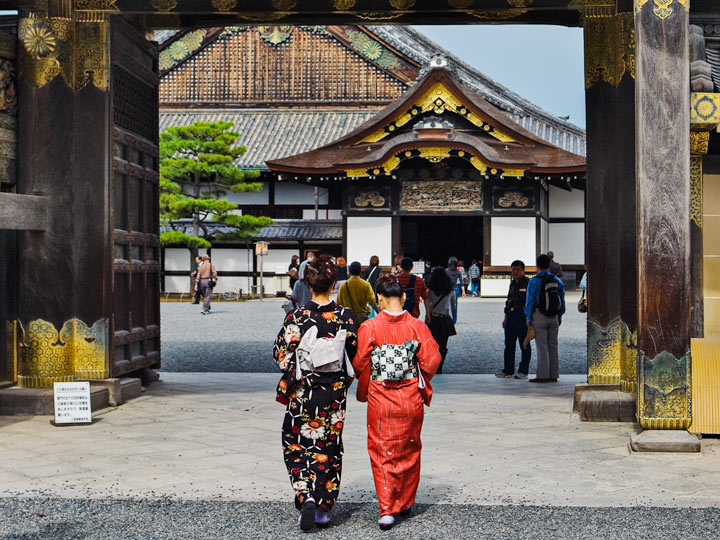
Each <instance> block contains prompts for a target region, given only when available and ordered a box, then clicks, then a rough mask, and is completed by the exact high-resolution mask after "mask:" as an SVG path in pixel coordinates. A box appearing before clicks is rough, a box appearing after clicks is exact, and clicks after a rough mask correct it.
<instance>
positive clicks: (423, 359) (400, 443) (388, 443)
mask: <svg viewBox="0 0 720 540" xmlns="http://www.w3.org/2000/svg"><path fill="white" fill-rule="evenodd" d="M419 281H422V280H419ZM376 291H377V294H378V298H379V301H378V304H379V306H380V309H381V310H382V311H381V312H380V313H379V314H378V316H377V317H374V318H372V319H370V320H369V321H367V322H366V323H365V324H363V325H362V326H361V327H360V330H359V331H358V332H359V335H358V352H357V355H356V356H355V359H354V360H353V367H354V368H355V372H356V373H357V377H358V387H357V399H358V401H361V402H367V404H368V409H367V426H368V454H370V464H371V466H372V472H373V478H374V480H375V491H376V493H377V497H378V502H379V503H380V520H379V522H378V524H379V526H380V528H381V529H383V530H387V529H390V528H392V526H393V525H394V524H395V518H396V516H397V515H398V514H400V515H408V514H409V513H410V511H411V509H412V505H413V504H414V503H415V495H416V493H417V488H418V483H419V482H420V449H421V442H420V432H421V430H422V423H423V416H424V410H423V404H425V405H430V400H431V398H432V387H431V386H430V379H432V377H433V375H434V374H435V371H436V370H437V368H438V366H439V365H440V361H441V359H442V357H441V356H440V352H439V350H438V345H437V343H435V340H434V339H433V338H432V335H431V334H430V330H429V329H428V327H427V326H426V325H424V324H423V323H422V322H420V321H418V320H417V319H415V318H414V317H411V316H410V315H409V314H408V313H407V311H406V310H405V309H403V303H404V302H405V293H404V291H403V287H402V285H400V283H399V282H398V280H397V278H394V277H383V278H380V279H379V280H378V283H377V287H376ZM398 359H400V360H401V362H399V363H398V362H397V360H398ZM392 360H395V362H393V361H392ZM399 364H402V367H400V368H399V369H398V367H399Z"/></svg>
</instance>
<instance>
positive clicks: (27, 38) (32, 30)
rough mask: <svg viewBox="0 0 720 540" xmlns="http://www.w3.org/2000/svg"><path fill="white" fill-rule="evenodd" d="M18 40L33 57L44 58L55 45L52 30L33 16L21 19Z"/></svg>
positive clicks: (52, 50)
mask: <svg viewBox="0 0 720 540" xmlns="http://www.w3.org/2000/svg"><path fill="white" fill-rule="evenodd" d="M18 34H19V37H20V41H22V44H23V46H24V47H25V50H26V51H27V52H28V53H29V54H30V56H32V57H33V58H46V57H48V56H49V55H50V54H52V53H53V52H55V48H56V47H57V39H56V37H55V34H54V33H53V31H52V30H51V29H50V28H48V27H47V26H46V25H45V23H44V22H42V21H41V20H40V19H35V18H33V17H30V18H27V19H22V20H21V21H20V25H19V28H18Z"/></svg>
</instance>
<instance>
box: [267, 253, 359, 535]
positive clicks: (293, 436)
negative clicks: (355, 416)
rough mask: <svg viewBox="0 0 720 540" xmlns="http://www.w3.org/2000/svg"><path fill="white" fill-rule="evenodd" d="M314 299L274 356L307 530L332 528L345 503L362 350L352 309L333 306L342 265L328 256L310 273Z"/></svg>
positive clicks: (288, 324) (288, 454) (289, 463)
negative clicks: (348, 408) (346, 455)
mask: <svg viewBox="0 0 720 540" xmlns="http://www.w3.org/2000/svg"><path fill="white" fill-rule="evenodd" d="M305 276H306V278H305V279H306V281H307V283H308V285H309V286H310V289H311V290H312V300H311V301H310V302H308V303H307V304H306V305H305V306H304V307H303V308H299V309H296V310H295V311H293V312H292V313H290V314H289V315H288V316H287V318H286V319H285V324H284V325H283V328H282V330H281V331H280V333H279V334H278V338H277V341H276V342H275V348H274V350H273V357H274V359H275V362H276V363H277V365H278V367H279V368H280V369H281V370H282V371H283V373H284V374H283V377H282V378H281V379H280V383H279V384H278V387H277V401H279V402H280V403H283V404H285V405H286V412H285V420H284V422H283V427H282V444H283V453H284V457H285V465H286V467H287V470H288V475H289V476H290V482H291V484H292V487H293V489H294V490H295V506H296V507H297V509H298V510H300V518H299V525H300V528H301V529H302V530H303V531H309V530H310V529H312V527H313V526H314V525H316V524H317V525H318V526H320V527H325V526H327V525H328V523H329V521H330V515H329V513H330V510H331V509H332V507H333V505H334V504H335V501H336V499H337V497H338V494H339V490H340V476H341V473H342V452H343V445H342V432H343V425H344V423H345V402H346V397H347V390H348V388H349V386H350V384H352V380H353V377H354V372H353V370H352V365H350V361H349V360H350V359H352V358H353V357H354V356H355V352H356V351H357V335H356V333H355V323H354V322H353V318H352V313H351V312H350V310H349V309H345V308H344V307H342V306H338V305H337V304H336V303H335V302H332V301H331V300H330V293H331V291H332V289H333V287H334V286H335V281H336V280H337V267H336V266H335V265H334V264H333V262H332V260H331V259H330V257H329V256H327V255H320V256H319V257H316V258H315V259H314V260H313V261H312V262H310V263H308V265H307V266H306V268H305Z"/></svg>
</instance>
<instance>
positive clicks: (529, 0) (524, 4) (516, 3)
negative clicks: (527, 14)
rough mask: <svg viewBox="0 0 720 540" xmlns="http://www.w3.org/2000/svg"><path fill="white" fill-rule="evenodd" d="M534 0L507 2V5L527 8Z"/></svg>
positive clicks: (509, 0) (508, 0)
mask: <svg viewBox="0 0 720 540" xmlns="http://www.w3.org/2000/svg"><path fill="white" fill-rule="evenodd" d="M534 1H535V0H507V2H508V4H510V5H511V6H512V7H520V8H523V7H528V6H531V5H532V3H533V2H534Z"/></svg>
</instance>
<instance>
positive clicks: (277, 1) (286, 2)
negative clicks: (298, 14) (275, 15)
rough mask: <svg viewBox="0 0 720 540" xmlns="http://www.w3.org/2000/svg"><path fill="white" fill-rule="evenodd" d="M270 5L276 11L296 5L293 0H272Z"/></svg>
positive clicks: (285, 9) (286, 9)
mask: <svg viewBox="0 0 720 540" xmlns="http://www.w3.org/2000/svg"><path fill="white" fill-rule="evenodd" d="M271 4H272V7H273V8H275V9H277V10H278V11H288V10H291V9H292V8H294V7H295V6H296V5H297V2H296V1H295V0H272V2H271Z"/></svg>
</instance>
